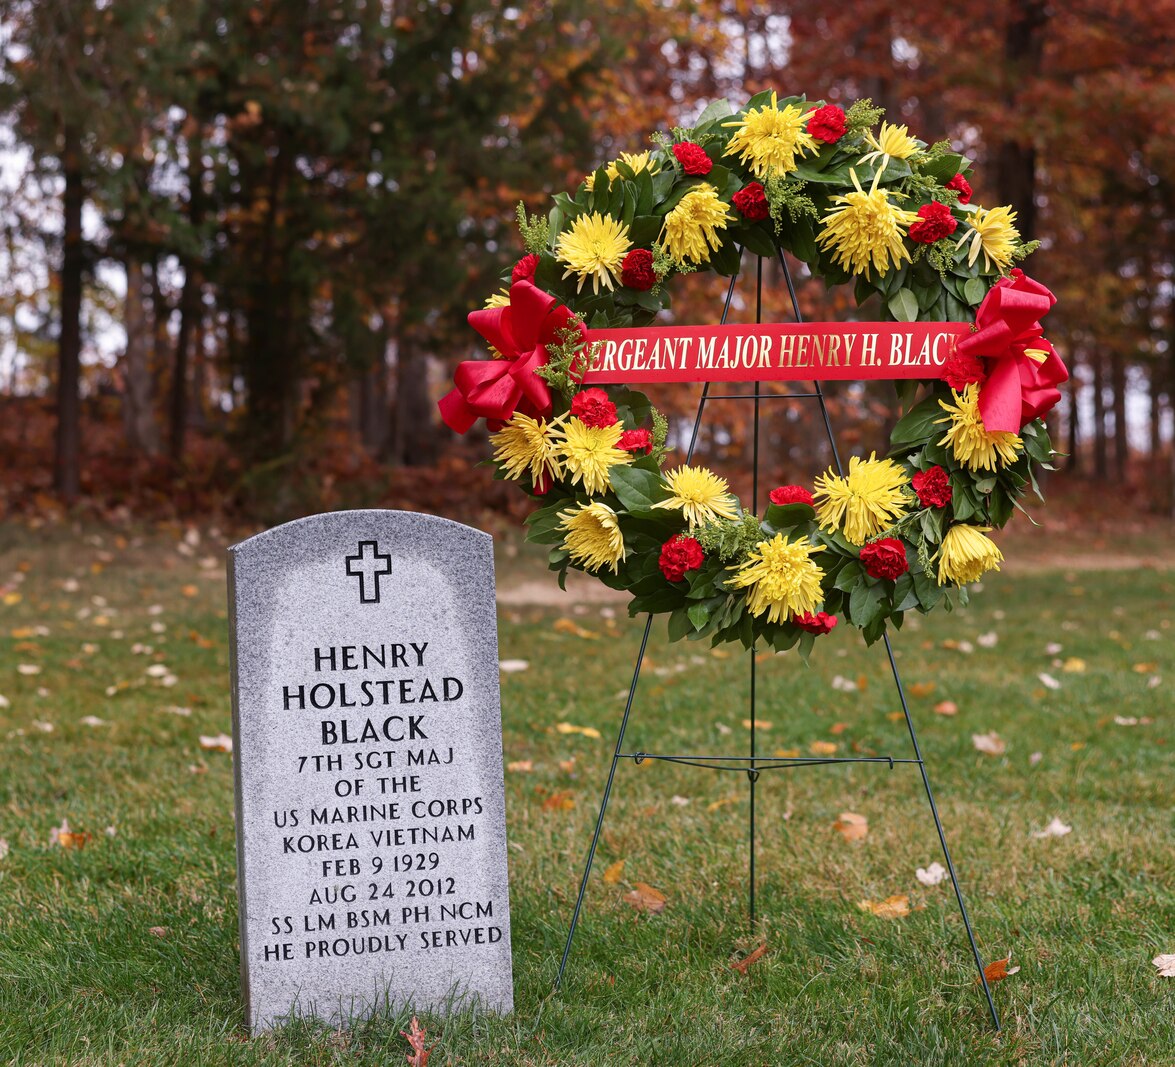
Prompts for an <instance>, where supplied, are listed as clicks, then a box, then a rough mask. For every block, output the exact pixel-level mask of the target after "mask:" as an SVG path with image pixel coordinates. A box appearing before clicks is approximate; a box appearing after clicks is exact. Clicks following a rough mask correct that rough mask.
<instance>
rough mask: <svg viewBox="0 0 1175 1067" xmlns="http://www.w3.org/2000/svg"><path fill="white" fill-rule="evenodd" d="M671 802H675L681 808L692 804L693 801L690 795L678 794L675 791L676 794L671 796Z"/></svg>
mask: <svg viewBox="0 0 1175 1067" xmlns="http://www.w3.org/2000/svg"><path fill="white" fill-rule="evenodd" d="M669 803H670V804H675V805H677V807H679V808H684V807H688V806H689V805H690V804H692V803H693V801H692V800H690V798H689V797H682V796H678V795H677V794H676V793H674V795H673V796H671V797H670V798H669Z"/></svg>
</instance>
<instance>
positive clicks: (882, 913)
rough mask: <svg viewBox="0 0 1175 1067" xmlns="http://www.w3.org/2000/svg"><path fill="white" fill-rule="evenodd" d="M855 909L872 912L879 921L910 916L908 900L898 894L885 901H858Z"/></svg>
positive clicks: (903, 895)
mask: <svg viewBox="0 0 1175 1067" xmlns="http://www.w3.org/2000/svg"><path fill="white" fill-rule="evenodd" d="M857 907H858V908H860V909H861V910H862V911H868V912H872V913H873V914H874V915H876V916H877V917H878V918H879V919H900V918H902V917H903V916H905V915H909V914H910V898H909V897H908V896H906V895H905V894H904V893H898V894H895V895H894V896H892V897H886V898H885V900H878V901H873V900H859V901H857Z"/></svg>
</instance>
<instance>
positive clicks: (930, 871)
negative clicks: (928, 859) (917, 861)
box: [914, 861, 948, 885]
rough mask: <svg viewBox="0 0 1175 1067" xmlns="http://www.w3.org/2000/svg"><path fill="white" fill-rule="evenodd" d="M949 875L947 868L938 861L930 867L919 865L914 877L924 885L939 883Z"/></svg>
mask: <svg viewBox="0 0 1175 1067" xmlns="http://www.w3.org/2000/svg"><path fill="white" fill-rule="evenodd" d="M947 875H948V871H947V869H946V868H945V867H944V866H943V865H942V864H941V863H938V862H937V861H936V862H935V863H932V864H931V865H930V866H929V867H919V868H918V869H917V870H916V871H915V872H914V877H915V878H917V879H918V881H919V882H921V883H922V884H923V885H938V883H939V882H941V881H942V880H943V879H944V878H946V877H947Z"/></svg>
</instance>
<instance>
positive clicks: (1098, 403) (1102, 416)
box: [1090, 352, 1110, 482]
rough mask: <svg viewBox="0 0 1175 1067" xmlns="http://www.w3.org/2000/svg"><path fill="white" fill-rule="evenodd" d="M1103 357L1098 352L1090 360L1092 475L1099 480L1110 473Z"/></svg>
mask: <svg viewBox="0 0 1175 1067" xmlns="http://www.w3.org/2000/svg"><path fill="white" fill-rule="evenodd" d="M1105 359H1106V357H1105V356H1104V355H1102V353H1100V352H1098V353H1096V354H1095V355H1094V356H1093V359H1092V360H1091V361H1090V366H1091V367H1092V368H1093V477H1094V480H1095V481H1099V482H1104V481H1107V480H1108V478H1109V475H1110V466H1109V462H1108V460H1109V456H1108V454H1107V448H1106V393H1105Z"/></svg>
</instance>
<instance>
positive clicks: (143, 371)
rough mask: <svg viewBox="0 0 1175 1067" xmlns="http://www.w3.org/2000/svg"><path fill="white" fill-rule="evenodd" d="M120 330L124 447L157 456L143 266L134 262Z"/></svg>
mask: <svg viewBox="0 0 1175 1067" xmlns="http://www.w3.org/2000/svg"><path fill="white" fill-rule="evenodd" d="M123 326H124V328H125V329H126V351H125V352H124V353H123V357H122V372H123V389H122V418H123V426H124V428H125V431H126V440H127V444H128V445H129V446H130V447H131V448H132V449H133V450H134V451H136V452H145V453H146V454H147V455H149V456H154V455H158V453H159V429H158V427H157V426H156V425H155V410H154V406H153V397H152V381H151V357H150V348H149V347H148V339H149V336H148V335H149V334H150V326H149V324H148V321H147V315H146V312H145V309H144V307H143V266H142V264H141V263H139V262H138V261H137V260H131V261H130V262H128V263H127V265H126V304H125V309H124V312H123Z"/></svg>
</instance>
